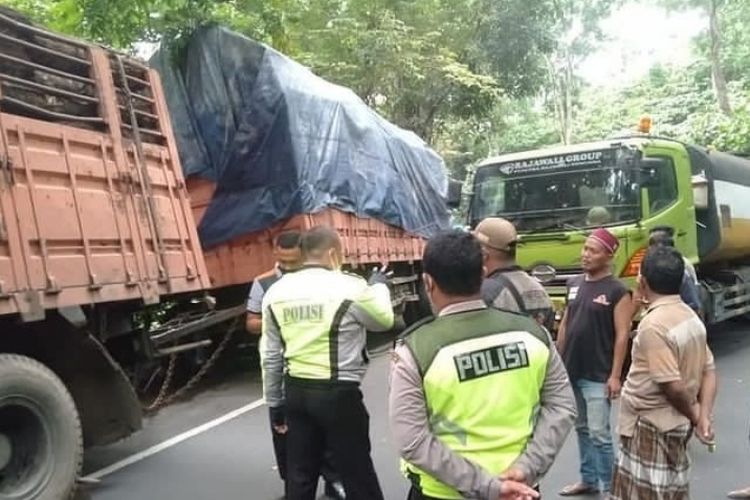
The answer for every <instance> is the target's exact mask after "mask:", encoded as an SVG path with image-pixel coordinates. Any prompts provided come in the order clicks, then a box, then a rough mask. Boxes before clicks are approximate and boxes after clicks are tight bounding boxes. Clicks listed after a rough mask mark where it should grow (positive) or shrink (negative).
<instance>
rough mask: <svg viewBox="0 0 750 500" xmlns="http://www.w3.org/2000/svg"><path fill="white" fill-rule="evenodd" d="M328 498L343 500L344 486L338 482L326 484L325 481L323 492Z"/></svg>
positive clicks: (344, 495) (344, 496)
mask: <svg viewBox="0 0 750 500" xmlns="http://www.w3.org/2000/svg"><path fill="white" fill-rule="evenodd" d="M323 492H324V493H325V495H326V496H327V497H328V498H331V499H333V500H345V499H346V492H345V491H344V485H343V484H341V482H340V481H333V482H328V481H326V484H325V489H324V490H323Z"/></svg>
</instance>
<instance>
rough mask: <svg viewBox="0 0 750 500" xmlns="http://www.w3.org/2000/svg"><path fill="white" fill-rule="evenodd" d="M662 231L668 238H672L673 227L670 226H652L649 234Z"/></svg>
mask: <svg viewBox="0 0 750 500" xmlns="http://www.w3.org/2000/svg"><path fill="white" fill-rule="evenodd" d="M654 233H664V234H666V235H667V236H669V237H670V238H674V228H673V227H672V226H654V227H652V228H651V232H650V234H654Z"/></svg>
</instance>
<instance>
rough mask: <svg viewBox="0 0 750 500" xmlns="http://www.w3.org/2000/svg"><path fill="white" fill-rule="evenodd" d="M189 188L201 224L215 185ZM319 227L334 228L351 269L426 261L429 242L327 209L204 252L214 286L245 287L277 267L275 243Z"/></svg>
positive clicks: (197, 182)
mask: <svg viewBox="0 0 750 500" xmlns="http://www.w3.org/2000/svg"><path fill="white" fill-rule="evenodd" d="M187 188H188V192H189V193H190V199H191V201H192V205H193V212H194V215H195V219H196V221H197V222H198V223H200V220H201V218H202V216H203V214H204V213H205V211H206V208H207V207H208V204H209V203H210V201H211V198H212V196H213V193H214V190H215V185H214V184H213V183H212V182H210V181H206V180H202V179H197V178H188V180H187ZM317 225H328V226H331V227H333V228H335V229H336V230H337V231H338V232H339V234H340V235H341V237H342V240H343V244H344V255H345V263H346V265H347V267H349V268H351V269H362V268H364V267H370V266H375V265H382V264H389V265H391V266H393V265H400V266H402V267H403V266H413V265H415V264H416V263H418V262H419V261H420V260H421V259H422V251H423V250H424V245H425V240H424V239H423V238H420V237H418V236H415V235H411V234H409V233H407V232H406V231H404V230H403V229H400V228H397V227H394V226H390V225H388V224H385V223H384V222H381V221H379V220H376V219H366V218H362V217H357V216H356V215H354V214H351V213H347V212H343V211H341V210H337V209H334V208H328V209H325V210H322V211H320V212H317V213H314V214H302V215H297V216H294V217H291V218H289V219H286V220H283V221H281V222H278V223H276V224H274V225H273V226H271V227H270V228H267V229H264V230H262V231H256V232H253V233H248V234H246V235H243V236H241V237H239V238H235V239H233V240H231V241H229V242H227V243H224V244H221V245H218V246H216V247H213V248H209V249H205V250H204V255H205V258H206V266H207V269H208V274H209V277H210V280H211V286H212V287H213V288H223V287H230V286H234V285H243V284H247V283H249V282H251V281H252V280H253V278H254V277H255V276H258V275H259V274H261V273H263V272H265V271H267V270H268V269H270V268H271V267H273V265H274V258H273V254H272V249H273V241H274V238H275V237H276V236H278V235H279V234H280V233H282V232H284V231H289V230H301V231H304V230H306V229H309V228H311V227H314V226H317Z"/></svg>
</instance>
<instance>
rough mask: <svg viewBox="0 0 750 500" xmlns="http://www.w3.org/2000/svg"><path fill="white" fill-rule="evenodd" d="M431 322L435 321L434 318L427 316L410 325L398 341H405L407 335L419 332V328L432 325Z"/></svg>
mask: <svg viewBox="0 0 750 500" xmlns="http://www.w3.org/2000/svg"><path fill="white" fill-rule="evenodd" d="M433 321H435V316H427V317H426V318H422V319H420V320H419V321H417V322H416V323H412V324H411V325H410V326H409V327H407V328H406V329H405V330H404V331H403V332H401V334H400V335H399V336H398V338H399V339H400V340H406V338H407V337H408V336H409V335H411V334H412V333H414V332H415V331H417V330H419V328H421V327H423V326H424V325H427V324H429V323H432V322H433Z"/></svg>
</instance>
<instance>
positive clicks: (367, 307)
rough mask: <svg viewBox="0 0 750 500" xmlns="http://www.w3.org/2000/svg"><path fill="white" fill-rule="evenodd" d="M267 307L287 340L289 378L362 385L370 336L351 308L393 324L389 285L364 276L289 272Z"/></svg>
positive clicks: (271, 292)
mask: <svg viewBox="0 0 750 500" xmlns="http://www.w3.org/2000/svg"><path fill="white" fill-rule="evenodd" d="M264 304H267V305H268V307H269V309H270V313H271V316H272V317H271V321H273V322H274V323H275V324H276V326H277V328H278V330H279V332H280V334H281V338H282V340H283V342H284V358H285V359H286V366H287V374H288V375H290V376H291V377H294V378H301V379H313V380H334V381H335V380H347V381H356V382H358V381H360V380H359V379H360V378H361V376H362V375H363V374H364V373H363V371H364V366H365V365H366V363H367V353H366V348H365V347H366V336H365V330H364V327H363V326H362V325H360V324H358V323H356V322H355V321H354V320H353V319H352V317H351V316H350V312H351V310H352V309H357V310H359V311H361V312H362V313H363V314H365V315H367V316H368V317H370V318H372V319H373V320H375V321H377V322H378V323H380V324H383V325H386V326H388V325H389V324H390V323H392V321H393V310H392V307H391V301H390V293H389V292H388V289H387V288H386V287H385V286H384V285H380V286H374V287H371V286H368V284H367V282H366V281H365V280H364V279H362V278H361V277H359V276H355V275H350V274H345V273H342V272H334V271H329V270H327V269H324V268H319V267H307V268H304V269H302V270H299V271H295V272H292V273H286V274H285V275H284V278H283V279H281V280H279V281H278V282H276V283H275V284H274V286H273V287H272V288H271V290H269V292H268V294H267V295H266V297H265V298H264ZM360 371H361V373H360Z"/></svg>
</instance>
